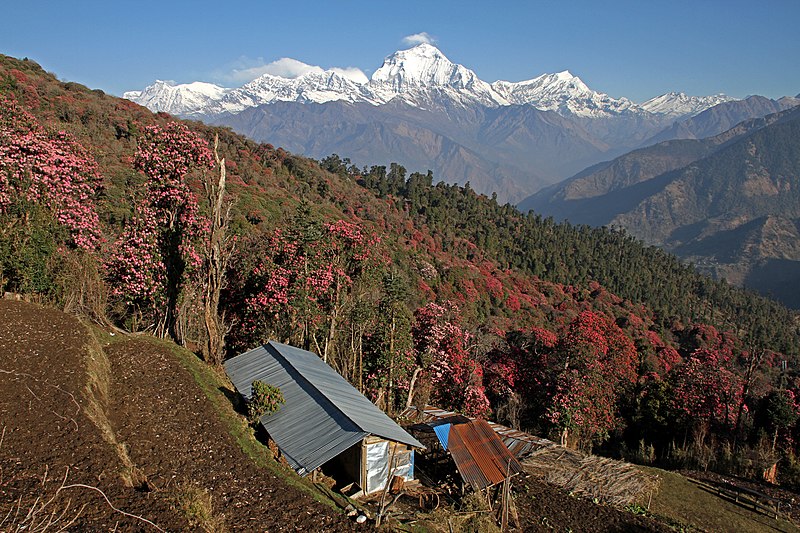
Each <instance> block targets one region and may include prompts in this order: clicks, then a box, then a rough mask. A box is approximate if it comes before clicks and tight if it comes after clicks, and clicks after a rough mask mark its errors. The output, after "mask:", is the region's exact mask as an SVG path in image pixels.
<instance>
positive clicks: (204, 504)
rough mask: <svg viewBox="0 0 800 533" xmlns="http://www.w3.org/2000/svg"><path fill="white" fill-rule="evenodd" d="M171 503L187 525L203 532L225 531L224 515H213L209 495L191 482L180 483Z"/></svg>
mask: <svg viewBox="0 0 800 533" xmlns="http://www.w3.org/2000/svg"><path fill="white" fill-rule="evenodd" d="M173 505H174V507H175V508H176V509H178V510H179V511H180V512H181V513H183V516H184V517H186V521H187V522H189V527H191V528H192V529H193V530H195V531H204V532H205V533H225V532H226V531H227V528H226V527H225V517H224V516H221V515H219V516H217V515H214V510H213V508H212V506H211V495H210V494H209V493H208V491H207V490H206V489H201V488H200V487H197V486H195V485H192V484H191V483H182V484H181V485H180V486H178V488H177V490H176V491H175V494H174V495H173Z"/></svg>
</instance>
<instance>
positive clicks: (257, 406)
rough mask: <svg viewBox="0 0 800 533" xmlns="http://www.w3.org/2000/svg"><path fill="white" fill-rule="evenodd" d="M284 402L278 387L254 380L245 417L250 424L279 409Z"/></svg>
mask: <svg viewBox="0 0 800 533" xmlns="http://www.w3.org/2000/svg"><path fill="white" fill-rule="evenodd" d="M285 402H286V400H284V398H283V393H282V392H281V390H280V389H279V388H278V387H273V386H272V385H270V384H269V383H264V382H263V381H258V380H256V381H254V382H253V385H252V394H251V395H250V400H249V401H248V402H247V417H248V418H249V419H250V421H251V422H256V421H258V419H260V418H261V417H262V416H264V415H269V414H272V413H274V412H275V411H277V410H278V409H280V408H281V405H283V404H284V403H285Z"/></svg>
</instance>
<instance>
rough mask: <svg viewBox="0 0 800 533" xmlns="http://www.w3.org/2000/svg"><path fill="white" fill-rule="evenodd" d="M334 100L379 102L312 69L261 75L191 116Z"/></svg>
mask: <svg viewBox="0 0 800 533" xmlns="http://www.w3.org/2000/svg"><path fill="white" fill-rule="evenodd" d="M337 100H344V101H346V102H369V103H373V104H378V103H382V102H379V101H377V100H375V98H374V97H373V96H372V95H371V94H370V92H369V91H368V90H367V87H366V85H365V84H359V83H356V82H355V81H353V80H351V79H349V78H347V77H345V76H342V75H341V74H339V73H337V72H334V71H333V70H322V69H313V70H311V71H309V72H306V73H305V74H303V75H301V76H298V77H296V78H283V77H280V76H274V75H272V74H263V75H262V76H259V77H258V78H256V79H254V80H253V81H251V82H250V83H247V84H245V85H243V86H242V87H240V88H238V89H234V90H232V91H230V92H228V93H226V94H224V95H223V97H222V98H221V99H219V100H217V101H213V102H209V103H208V104H207V105H206V106H205V107H203V108H202V109H198V110H197V111H195V113H200V114H204V115H216V114H219V113H234V114H235V113H239V112H240V111H243V110H244V109H248V108H251V107H258V106H260V105H264V104H272V103H275V102H301V103H308V102H313V103H317V104H322V103H325V102H332V101H337ZM134 101H136V100H134Z"/></svg>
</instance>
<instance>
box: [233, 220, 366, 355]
mask: <svg viewBox="0 0 800 533" xmlns="http://www.w3.org/2000/svg"><path fill="white" fill-rule="evenodd" d="M265 242H266V246H262V247H260V248H259V252H258V253H259V254H260V257H259V258H258V260H257V261H255V263H254V264H252V266H245V268H246V270H247V272H244V273H242V274H240V277H239V279H238V280H236V281H235V284H236V285H237V288H236V290H235V292H236V293H237V295H238V296H237V297H236V298H237V299H238V300H239V301H240V305H239V306H238V307H239V310H238V315H239V322H240V323H239V327H238V330H237V332H236V341H235V342H236V343H237V344H238V345H239V346H240V347H246V346H253V345H255V344H257V343H261V342H264V341H266V340H268V339H278V340H281V341H283V342H291V343H294V344H296V345H298V346H302V347H304V348H307V349H312V350H314V351H316V352H317V353H319V354H320V356H321V357H323V359H325V360H326V361H328V360H331V362H332V363H334V362H335V353H334V350H335V346H336V343H335V342H334V340H335V337H336V335H337V332H338V331H339V330H340V326H341V325H342V321H343V320H344V316H343V307H344V305H345V303H346V302H347V301H348V299H349V296H350V292H351V289H352V287H353V285H354V283H355V282H356V280H358V279H359V278H360V277H362V276H363V275H364V274H365V273H366V272H368V271H371V270H372V269H373V268H375V267H376V266H378V264H379V263H380V260H379V258H378V256H377V254H376V246H377V245H378V242H379V239H378V237H377V236H376V235H374V234H372V233H370V232H367V231H365V230H364V229H363V228H362V227H361V226H360V225H358V224H354V223H351V222H348V221H345V220H339V221H336V222H331V223H324V224H323V223H317V222H315V221H313V220H311V219H310V215H309V211H308V209H307V208H302V207H301V210H300V211H299V212H298V213H297V216H296V217H295V221H294V223H293V224H292V226H291V227H289V228H286V229H284V228H278V229H276V230H275V231H274V232H273V233H272V235H271V236H269V237H268V238H267V239H266V240H265ZM243 248H244V247H243ZM234 306H236V303H235V302H234Z"/></svg>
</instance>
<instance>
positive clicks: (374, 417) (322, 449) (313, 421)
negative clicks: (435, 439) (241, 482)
mask: <svg viewBox="0 0 800 533" xmlns="http://www.w3.org/2000/svg"><path fill="white" fill-rule="evenodd" d="M224 367H225V372H226V373H227V374H228V377H229V378H230V380H231V382H232V383H233V385H234V386H235V387H236V390H237V391H238V392H239V394H241V395H242V396H243V397H244V398H245V400H249V399H250V397H251V395H252V384H253V382H254V381H262V382H264V383H268V384H270V385H272V386H274V387H278V388H279V389H280V390H281V392H282V394H283V397H284V399H285V403H284V404H283V405H282V406H281V408H280V409H278V410H277V411H276V412H274V413H272V414H266V415H264V416H262V417H261V419H260V420H259V423H260V424H261V425H262V426H263V427H264V429H265V430H266V432H267V433H268V435H269V438H270V439H272V440H273V441H274V442H275V444H276V445H277V446H278V448H279V450H280V452H281V455H282V457H283V458H285V459H286V461H287V462H288V464H289V465H290V466H291V467H292V468H294V470H295V471H296V472H297V473H298V474H300V475H301V476H305V475H307V474H309V473H311V472H313V471H315V470H317V469H318V468H328V469H330V470H332V471H335V472H337V474H339V475H343V476H345V477H346V478H347V479H349V480H350V481H352V482H354V483H356V484H357V485H358V486H359V487H361V489H362V490H363V493H364V494H369V493H372V492H376V491H379V490H383V489H384V487H386V485H387V483H390V482H391V481H392V479H393V478H395V477H398V476H399V477H403V478H405V479H406V480H411V479H413V475H414V448H423V445H422V444H420V442H419V441H418V440H416V439H415V438H414V437H412V436H411V435H409V434H408V433H407V432H406V431H405V430H404V429H403V428H401V427H400V426H399V425H397V424H396V423H395V422H394V421H393V420H392V419H391V418H389V417H388V416H386V414H384V413H383V411H381V410H380V409H378V407H376V406H375V404H373V403H372V402H370V401H369V400H368V399H367V398H366V397H365V396H364V395H362V394H361V393H360V392H358V390H356V388H355V387H353V386H352V385H350V384H349V383H348V382H347V380H345V379H344V378H343V377H342V376H340V375H339V374H338V373H337V372H336V371H335V370H333V369H332V368H331V367H330V366H328V364H327V363H325V362H324V361H323V360H322V359H320V358H319V356H317V355H316V354H314V353H311V352H308V351H306V350H301V349H299V348H295V347H293V346H288V345H285V344H280V343H277V342H272V341H270V342H268V343H267V344H265V345H263V346H260V347H258V348H255V349H253V350H250V351H249V352H246V353H243V354H241V355H238V356H236V357H233V358H231V359H229V360H227V361H226V362H225V363H224Z"/></svg>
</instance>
